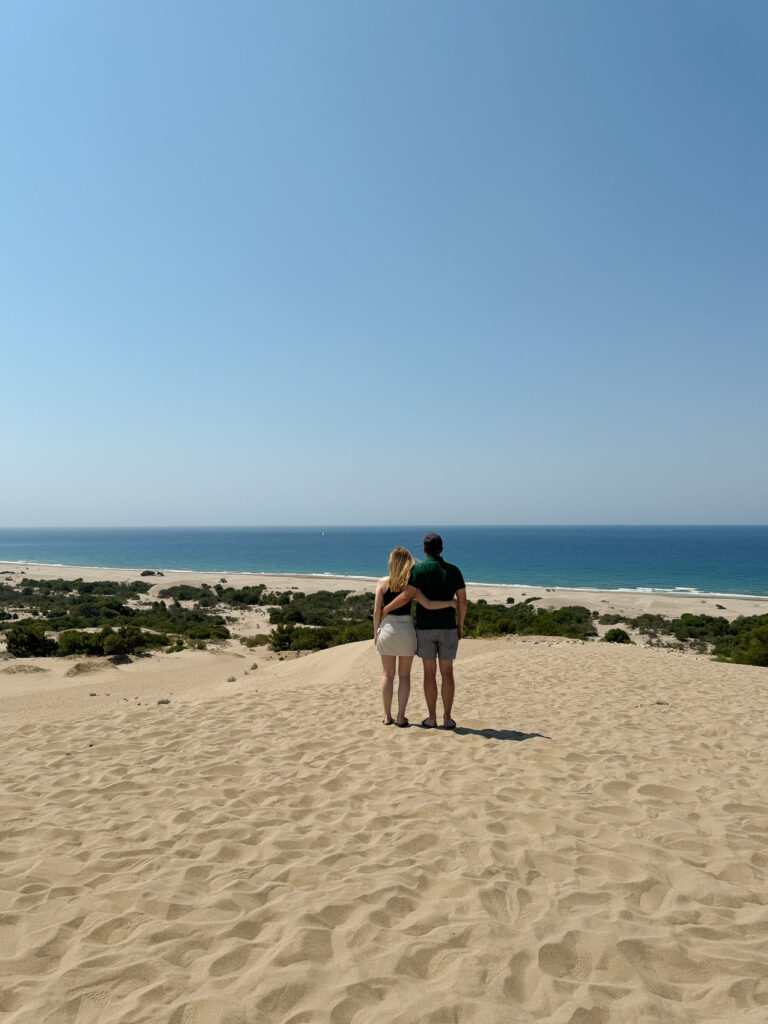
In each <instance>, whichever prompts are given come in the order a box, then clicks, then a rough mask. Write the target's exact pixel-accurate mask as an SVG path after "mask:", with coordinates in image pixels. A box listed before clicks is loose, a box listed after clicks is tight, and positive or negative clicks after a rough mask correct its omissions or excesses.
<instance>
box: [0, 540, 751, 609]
mask: <svg viewBox="0 0 768 1024" xmlns="http://www.w3.org/2000/svg"><path fill="white" fill-rule="evenodd" d="M430 530H434V531H436V532H438V533H440V534H441V535H442V537H443V541H444V545H445V551H444V556H445V558H446V559H447V560H448V561H450V562H454V563H456V564H457V565H459V566H460V567H461V569H462V571H463V573H464V578H465V579H466V580H467V582H468V583H484V584H489V583H490V584H493V583H497V584H505V585H510V584H511V585H520V586H531V587H533V586H539V587H567V588H576V589H585V590H619V591H645V592H655V591H659V592H678V593H701V594H716V595H722V596H734V595H744V596H761V597H768V526H445V527H441V526H440V525H439V524H437V525H436V524H431V523H428V524H422V525H421V526H381V527H370V526H365V527H362V526H345V527H342V526H322V525H319V526H306V527H278V526H276V527H247V526H242V527H142V528H122V527H121V528H108V527H105V528H98V529H97V528H85V527H83V528H66V529H31V528H30V529H9V528H0V561H5V562H16V563H20V564H23V565H25V566H29V567H30V570H29V571H30V574H32V573H31V570H32V567H33V566H34V565H35V564H41V565H43V564H44V565H61V566H72V565H80V566H92V567H100V568H104V569H108V568H124V569H139V570H141V569H154V570H164V569H176V570H187V571H190V572H194V571H206V572H208V571H210V572H217V573H228V572H229V573H233V572H249V573H256V574H258V573H273V574H302V575H303V574H311V575H319V576H325V575H327V576H351V577H359V578H370V577H378V576H382V575H384V574H385V572H386V567H387V558H388V556H389V552H390V550H391V549H392V548H393V547H396V546H397V545H403V546H405V547H407V548H408V549H409V550H410V551H411V552H412V553H413V554H414V556H415V557H416V558H419V557H422V556H421V539H422V537H423V535H424V533H425V532H428V531H430Z"/></svg>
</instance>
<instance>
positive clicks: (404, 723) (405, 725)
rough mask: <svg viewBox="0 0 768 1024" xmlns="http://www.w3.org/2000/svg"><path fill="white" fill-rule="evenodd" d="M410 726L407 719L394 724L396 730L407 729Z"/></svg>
mask: <svg viewBox="0 0 768 1024" xmlns="http://www.w3.org/2000/svg"><path fill="white" fill-rule="evenodd" d="M410 724H411V723H410V722H409V721H408V719H407V718H404V719H403V720H402V722H395V725H396V726H397V728H398V729H407V728H408V726H409V725H410Z"/></svg>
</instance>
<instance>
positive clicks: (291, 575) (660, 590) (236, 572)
mask: <svg viewBox="0 0 768 1024" xmlns="http://www.w3.org/2000/svg"><path fill="white" fill-rule="evenodd" d="M6 566H17V567H18V566H35V567H36V568H41V569H67V570H72V571H74V570H84V571H88V572H91V571H93V570H98V571H99V572H130V573H139V574H141V573H142V572H146V571H148V570H147V568H146V567H133V566H120V565H70V564H68V563H65V562H32V561H29V560H19V561H15V562H0V572H4V571H5V572H8V571H12V570H8V569H6V568H5V567H6ZM149 571H150V572H154V573H163V575H164V576H168V575H170V574H172V573H185V574H189V575H194V576H224V575H227V574H228V575H230V576H258V577H260V578H264V577H271V578H280V579H282V578H286V579H300V580H304V579H306V580H350V581H353V580H362V581H365V582H374V583H375V582H376V581H377V580H378V579H379V577H378V576H358V575H351V574H348V573H334V572H282V571H272V570H267V569H264V570H260V569H171V568H162V569H151V570H149ZM467 586H468V587H497V588H499V589H502V590H519V589H520V588H522V587H526V588H527V589H530V590H544V591H547V592H550V593H551V592H554V593H560V592H562V591H568V592H569V593H582V594H649V595H653V594H658V595H659V596H664V597H693V598H695V597H722V598H738V599H743V600H746V601H768V595H765V594H736V593H731V592H729V591H714V590H697V589H696V588H695V587H670V588H666V587H558V586H550V585H549V584H546V583H495V582H487V581H482V580H467Z"/></svg>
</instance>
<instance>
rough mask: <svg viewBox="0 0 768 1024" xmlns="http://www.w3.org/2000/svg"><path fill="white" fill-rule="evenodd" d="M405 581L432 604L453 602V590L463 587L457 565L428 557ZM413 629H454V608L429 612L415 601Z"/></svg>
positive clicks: (462, 578)
mask: <svg viewBox="0 0 768 1024" xmlns="http://www.w3.org/2000/svg"><path fill="white" fill-rule="evenodd" d="M408 582H409V583H410V584H411V586H412V587H418V588H419V590H420V591H421V592H422V594H423V595H424V596H425V597H428V598H429V599H430V600H431V601H452V600H453V599H454V597H456V591H457V590H463V589H464V588H465V586H466V584H465V583H464V577H463V576H462V575H461V570H460V569H459V568H458V566H455V565H451V564H450V562H445V561H443V559H442V558H441V557H440V556H439V555H438V556H437V557H433V556H432V555H427V557H426V558H425V560H424V561H423V562H417V563H416V565H414V567H413V569H411V578H410V580H409V581H408ZM416 629H456V612H455V611H454V610H453V608H441V609H440V610H439V611H436V612H432V611H429V609H428V608H422V606H421V605H420V604H418V602H417V604H416Z"/></svg>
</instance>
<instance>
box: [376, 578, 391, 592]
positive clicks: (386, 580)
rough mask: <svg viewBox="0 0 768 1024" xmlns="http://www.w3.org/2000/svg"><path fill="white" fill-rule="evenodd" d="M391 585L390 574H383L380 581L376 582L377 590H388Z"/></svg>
mask: <svg viewBox="0 0 768 1024" xmlns="http://www.w3.org/2000/svg"><path fill="white" fill-rule="evenodd" d="M388 586H389V576H382V577H381V579H380V580H379V582H378V583H377V584H376V589H377V590H380V589H381V590H386V589H387V587H388Z"/></svg>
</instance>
